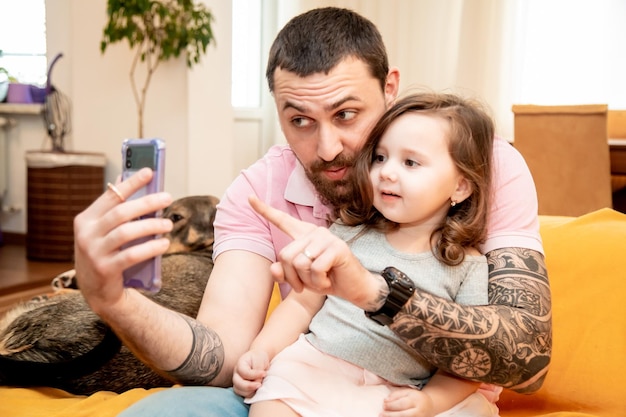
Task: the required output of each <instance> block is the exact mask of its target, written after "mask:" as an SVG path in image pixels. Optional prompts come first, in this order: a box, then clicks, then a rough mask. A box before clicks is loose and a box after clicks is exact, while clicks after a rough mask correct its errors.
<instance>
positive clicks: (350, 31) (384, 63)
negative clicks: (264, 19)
mask: <svg viewBox="0 0 626 417" xmlns="http://www.w3.org/2000/svg"><path fill="white" fill-rule="evenodd" d="M348 57H354V58H357V59H360V60H362V61H363V62H364V63H365V64H366V65H367V66H368V68H369V70H370V72H371V74H372V76H373V77H375V78H376V79H378V80H379V82H380V84H381V88H383V89H384V87H385V83H386V79H387V73H388V72H389V63H388V60H387V51H386V50H385V45H384V43H383V38H382V36H381V35H380V32H379V31H378V29H377V28H376V26H375V25H374V24H373V23H372V22H370V21H369V20H367V19H366V18H364V17H363V16H361V15H359V14H357V13H355V12H353V11H351V10H347V9H340V8H336V7H325V8H320V9H313V10H310V11H308V12H305V13H303V14H301V15H298V16H296V17H294V18H293V19H291V20H290V21H289V22H288V23H287V24H286V25H285V27H283V29H282V30H281V31H280V32H279V33H278V35H277V36H276V39H275V40H274V43H273V44H272V47H271V49H270V53H269V60H268V63H267V70H266V72H265V75H266V77H267V83H268V86H269V89H270V92H273V91H274V72H275V71H276V69H278V68H281V69H283V70H285V71H290V72H293V73H295V74H296V75H298V76H299V77H306V76H309V75H311V74H316V73H321V72H323V73H325V74H328V73H329V72H330V70H332V69H333V68H334V67H335V66H336V65H337V64H339V63H340V62H341V61H343V60H344V59H345V58H348Z"/></svg>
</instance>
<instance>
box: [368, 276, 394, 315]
mask: <svg viewBox="0 0 626 417" xmlns="http://www.w3.org/2000/svg"><path fill="white" fill-rule="evenodd" d="M376 275H377V274H376ZM377 276H378V295H377V296H376V299H375V300H371V301H369V302H368V304H367V305H365V306H363V309H364V310H365V311H378V310H380V309H381V308H382V307H383V305H384V304H385V300H386V299H387V297H388V296H389V285H388V284H387V281H385V279H384V278H383V277H382V276H380V275H377Z"/></svg>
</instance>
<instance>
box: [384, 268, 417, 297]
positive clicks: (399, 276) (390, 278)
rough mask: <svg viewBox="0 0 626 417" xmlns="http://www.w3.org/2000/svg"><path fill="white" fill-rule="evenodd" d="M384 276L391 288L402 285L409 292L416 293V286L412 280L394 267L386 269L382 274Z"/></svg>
mask: <svg viewBox="0 0 626 417" xmlns="http://www.w3.org/2000/svg"><path fill="white" fill-rule="evenodd" d="M382 276H383V277H384V278H385V280H387V284H389V287H390V288H391V287H392V286H394V285H400V286H402V287H404V288H406V289H407V290H410V291H415V284H413V281H412V280H411V278H409V277H407V276H406V274H405V273H404V272H402V271H400V270H398V269H396V268H394V267H392V266H390V267H387V268H385V269H384V270H383V272H382Z"/></svg>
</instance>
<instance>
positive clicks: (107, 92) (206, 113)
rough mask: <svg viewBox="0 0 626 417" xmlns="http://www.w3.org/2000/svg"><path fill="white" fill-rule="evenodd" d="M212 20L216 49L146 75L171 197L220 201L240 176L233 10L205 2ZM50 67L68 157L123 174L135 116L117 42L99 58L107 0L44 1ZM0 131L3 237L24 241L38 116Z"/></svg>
mask: <svg viewBox="0 0 626 417" xmlns="http://www.w3.org/2000/svg"><path fill="white" fill-rule="evenodd" d="M204 2H205V3H206V5H207V6H208V7H209V9H210V10H211V11H212V13H213V14H214V16H215V20H214V23H213V24H214V27H213V30H214V34H215V36H216V39H217V47H215V46H211V47H210V48H209V50H208V54H207V55H206V56H205V57H204V58H203V61H202V63H201V64H200V65H199V66H197V67H194V68H193V69H191V70H189V69H188V68H187V67H186V65H185V62H184V60H183V59H180V60H178V61H176V62H167V63H162V64H161V66H160V67H159V68H158V70H157V72H156V73H155V74H154V76H153V79H152V82H151V85H150V89H149V91H148V99H147V105H146V110H145V115H144V117H145V123H144V136H146V137H152V136H158V137H161V138H163V139H165V140H166V142H167V162H166V176H165V188H166V190H167V191H169V192H170V193H172V195H173V196H174V197H175V198H178V197H182V196H185V195H190V194H213V195H216V196H218V197H219V196H221V195H222V193H223V192H224V190H225V189H226V187H227V186H228V184H229V183H230V182H231V181H232V179H233V178H234V176H235V175H236V173H237V172H238V171H239V169H241V168H243V167H244V166H246V165H248V164H249V162H250V161H249V159H246V160H241V158H240V159H239V160H238V162H239V166H235V149H234V143H235V140H234V139H233V130H234V128H233V124H234V120H233V114H232V108H231V105H230V84H231V76H230V61H231V55H230V54H231V24H230V22H231V4H230V1H220V0H204ZM46 3H47V4H46V6H47V36H48V45H47V47H48V58H49V61H51V59H52V58H53V57H54V56H55V55H56V54H57V53H58V52H62V53H63V55H64V56H63V57H62V58H61V59H60V60H59V61H58V62H57V64H56V65H55V67H54V69H53V72H52V77H51V79H52V83H53V84H54V85H55V86H56V87H57V88H58V89H59V90H60V91H62V92H64V93H65V94H67V95H68V96H69V97H70V98H71V101H72V132H71V134H70V135H69V137H68V138H67V146H66V148H67V150H69V151H76V152H97V153H104V154H105V155H106V158H107V166H106V180H107V181H114V180H115V178H116V177H117V176H118V175H119V173H120V170H121V155H120V146H121V142H122V139H124V138H127V137H134V136H136V135H137V115H136V108H135V103H134V100H133V96H132V92H131V87H130V84H129V79H128V74H129V71H130V64H131V59H132V54H131V51H130V50H129V49H128V46H127V45H126V44H125V43H124V44H122V43H118V44H115V45H111V46H109V48H107V50H106V52H105V54H104V55H103V54H101V53H100V40H101V38H102V29H103V27H104V25H105V22H106V1H105V0H90V1H82V0H48V1H47V2H46ZM11 117H13V118H15V119H16V120H17V122H18V123H17V126H15V127H13V128H11V129H10V130H7V131H6V133H7V135H6V139H7V142H8V151H9V158H8V163H9V167H8V171H9V184H8V193H7V196H6V197H7V198H6V199H5V202H4V204H5V206H10V207H14V208H18V209H21V210H19V211H18V212H15V213H3V214H2V223H1V227H2V231H4V232H13V233H26V229H27V227H26V223H27V221H26V198H27V196H26V173H27V167H26V162H25V159H24V155H25V152H26V151H27V150H40V149H49V143H47V141H46V137H47V136H46V133H45V131H44V128H43V119H42V118H41V116H40V115H21V116H11ZM257 156H258V155H254V158H256V157H257Z"/></svg>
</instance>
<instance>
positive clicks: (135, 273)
mask: <svg viewBox="0 0 626 417" xmlns="http://www.w3.org/2000/svg"><path fill="white" fill-rule="evenodd" d="M146 166H147V167H150V168H152V171H153V172H154V175H153V177H152V180H151V181H150V182H149V183H148V184H147V185H146V186H145V187H143V188H141V189H140V190H138V191H137V192H136V193H135V194H133V195H132V196H130V197H129V198H127V200H134V199H136V198H139V197H142V196H144V195H147V194H152V193H157V192H160V191H163V183H164V176H165V142H164V141H163V140H161V139H126V140H124V142H123V143H122V167H123V168H122V181H124V180H126V179H127V178H129V177H130V176H132V175H133V174H134V173H135V172H137V171H138V170H139V169H141V168H144V167H146ZM161 214H162V213H161V212H157V213H151V214H148V215H145V216H142V217H141V218H142V219H143V218H149V217H158V216H161ZM155 237H156V236H147V237H144V238H140V239H137V240H134V241H132V242H130V243H129V244H127V245H124V247H129V246H132V245H136V244H139V243H143V242H147V241H148V240H150V239H154V238H155ZM124 286H125V287H131V288H137V289H142V290H146V291H150V292H158V291H159V290H160V289H161V257H160V256H157V257H155V258H151V259H148V260H146V261H143V262H141V263H138V264H136V265H134V266H132V267H130V268H128V269H126V270H125V271H124Z"/></svg>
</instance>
